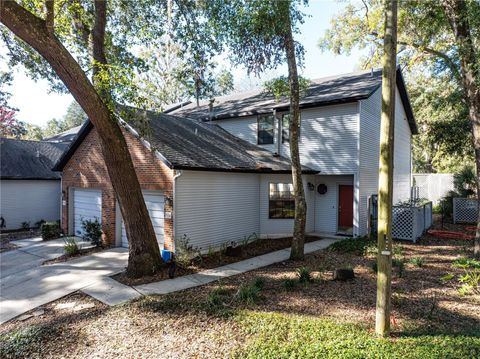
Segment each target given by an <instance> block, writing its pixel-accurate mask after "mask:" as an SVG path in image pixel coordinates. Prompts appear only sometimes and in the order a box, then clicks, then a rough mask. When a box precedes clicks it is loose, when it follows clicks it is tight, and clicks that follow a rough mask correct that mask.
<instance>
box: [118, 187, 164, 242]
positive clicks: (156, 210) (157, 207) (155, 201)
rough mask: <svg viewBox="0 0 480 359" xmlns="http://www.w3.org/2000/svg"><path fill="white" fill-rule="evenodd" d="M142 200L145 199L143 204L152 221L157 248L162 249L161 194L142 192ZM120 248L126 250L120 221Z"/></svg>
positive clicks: (126, 240) (123, 227) (124, 236)
mask: <svg viewBox="0 0 480 359" xmlns="http://www.w3.org/2000/svg"><path fill="white" fill-rule="evenodd" d="M143 198H144V199H145V204H146V206H147V209H148V214H149V215H150V220H151V221H152V225H153V229H154V230H155V235H156V237H157V242H158V246H159V247H160V248H161V249H163V235H164V230H163V223H164V217H163V209H164V207H163V205H164V198H163V192H160V191H148V192H147V191H144V192H143ZM122 247H127V248H128V239H127V233H126V231H125V225H124V224H123V220H122Z"/></svg>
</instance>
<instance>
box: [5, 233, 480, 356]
mask: <svg viewBox="0 0 480 359" xmlns="http://www.w3.org/2000/svg"><path fill="white" fill-rule="evenodd" d="M400 246H401V247H402V255H403V256H404V257H405V260H406V261H407V263H408V261H409V260H410V259H411V258H413V257H416V256H422V257H424V265H423V266H422V267H420V268H419V267H415V266H414V265H412V264H406V267H405V271H404V274H403V276H402V277H399V276H398V274H397V275H395V276H394V278H393V304H392V306H393V331H394V335H407V334H410V335H415V334H421V333H429V334H430V335H434V334H435V333H444V332H448V333H457V332H458V333H464V332H469V331H470V332H472V331H477V332H478V323H479V322H480V298H479V297H478V296H464V297H462V296H460V295H459V293H458V292H457V288H458V285H457V283H455V282H449V283H447V284H443V283H442V281H441V280H440V278H441V277H442V276H444V275H445V274H446V273H449V272H455V270H453V269H451V268H450V264H451V262H452V261H453V260H454V259H455V258H458V257H462V256H465V255H471V253H472V247H473V246H472V242H466V241H456V240H448V239H437V238H434V237H430V236H425V237H424V238H423V239H422V240H421V241H420V242H419V243H417V244H413V243H407V242H402V243H401V244H400ZM372 261H373V259H372V258H366V257H364V256H363V255H356V254H351V253H338V252H333V251H319V252H315V253H312V254H310V255H307V256H306V259H305V261H304V262H293V261H286V262H283V263H278V264H275V265H271V266H269V267H265V268H262V269H260V270H255V271H252V272H249V273H245V274H242V275H238V276H234V277H231V278H227V279H225V280H222V282H221V283H220V284H218V283H212V284H209V285H205V286H202V287H199V288H193V289H190V290H186V291H183V292H179V293H175V294H171V295H166V296H153V297H146V298H142V299H140V300H137V301H134V302H132V303H129V304H125V305H122V306H116V307H111V308H107V307H105V306H104V305H102V304H100V303H98V302H96V301H93V299H91V298H89V297H87V296H84V295H83V294H75V295H73V296H72V297H71V298H63V299H60V300H58V301H57V302H65V301H67V300H75V301H77V302H79V301H82V300H85V301H89V302H91V301H93V302H95V303H96V306H95V308H93V309H91V310H86V311H84V312H80V313H79V314H77V313H68V311H67V312H64V313H61V311H55V310H53V309H52V310H50V308H53V305H54V304H56V303H52V304H50V305H48V306H46V308H47V310H46V311H45V315H43V316H41V317H35V318H31V319H28V320H27V321H24V322H19V321H11V322H9V323H7V324H4V325H3V326H1V327H0V334H2V333H11V332H12V331H15V330H19V329H22V328H26V327H30V326H32V325H36V326H38V325H42V326H45V327H47V328H48V329H49V331H48V332H47V333H46V334H45V335H44V336H43V337H41V338H39V339H38V340H37V341H36V342H35V343H34V344H33V345H31V347H29V348H28V350H27V354H28V355H25V356H26V357H31V358H36V357H38V358H44V357H48V358H60V357H69V358H86V357H89V358H93V357H95V358H112V359H113V358H119V357H122V358H132V357H138V358H200V357H202V358H222V357H228V356H229V355H230V354H231V353H232V351H234V350H237V349H238V348H239V347H241V346H242V345H244V344H245V341H246V340H247V339H248V335H249V334H248V333H245V332H244V331H243V329H242V327H241V324H240V322H239V321H238V320H236V315H237V314H238V313H239V312H240V311H241V310H243V309H249V310H255V311H264V312H281V313H288V314H301V315H311V316H315V317H320V318H330V319H333V320H335V321H338V322H354V323H360V324H362V325H364V326H366V327H368V328H370V329H373V327H374V323H375V295H376V276H375V274H374V273H373V271H372V269H371V264H372ZM301 266H305V267H307V268H309V269H310V270H312V276H313V278H314V281H313V282H312V283H310V284H308V285H307V286H303V285H300V284H299V285H297V287H296V288H295V289H294V290H293V291H286V289H285V287H284V280H285V279H286V278H296V269H297V268H299V267H301ZM339 267H351V268H353V269H354V270H355V275H356V278H355V279H354V280H352V281H347V282H338V281H333V280H332V271H333V270H334V269H335V268H339ZM258 277H262V278H264V280H265V286H264V288H263V289H262V290H261V299H260V300H259V301H258V302H257V304H256V305H251V306H246V305H245V304H241V303H239V301H238V300H236V299H235V293H236V292H237V291H238V288H239V286H240V285H242V284H245V283H252V282H253V281H254V280H255V279H256V278H258ZM219 286H222V287H223V288H225V289H226V290H228V291H229V293H230V296H229V299H228V300H225V301H224V302H222V303H221V304H220V305H219V306H217V307H215V308H214V309H212V308H211V307H210V306H208V305H207V303H208V300H207V299H208V295H209V293H211V292H212V290H213V289H215V288H218V287H219Z"/></svg>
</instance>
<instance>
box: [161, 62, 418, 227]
mask: <svg viewBox="0 0 480 359" xmlns="http://www.w3.org/2000/svg"><path fill="white" fill-rule="evenodd" d="M300 107H301V119H302V123H301V128H300V141H299V142H300V143H299V147H300V156H301V162H302V164H304V165H306V166H309V167H310V168H312V169H314V170H317V171H319V175H317V176H315V178H314V180H313V183H314V184H315V191H309V192H307V198H308V199H309V201H310V205H309V206H308V214H309V218H311V220H310V221H309V222H307V230H309V231H315V232H326V233H347V234H353V235H354V236H357V235H365V234H366V233H367V224H368V214H367V207H368V206H367V203H368V198H369V196H371V195H372V194H375V193H377V188H378V159H379V147H380V145H379V139H380V114H381V70H371V71H363V72H357V73H352V74H346V75H340V76H333V77H328V78H322V79H319V80H314V81H313V82H312V85H311V86H310V87H309V88H308V90H307V92H306V93H305V94H304V96H303V97H302V99H301V101H300ZM288 111H289V101H288V100H287V99H283V100H282V101H280V102H276V101H275V100H274V98H273V97H272V96H271V95H268V94H266V93H264V92H262V91H254V92H249V93H244V94H239V95H238V94H237V95H233V96H227V97H222V98H219V99H216V100H215V102H214V103H213V105H212V104H209V103H208V102H207V101H205V102H203V103H202V105H201V106H200V107H196V106H195V104H190V105H186V106H182V107H181V108H179V109H176V110H172V111H169V113H171V114H175V115H178V116H185V117H190V118H194V119H197V120H199V121H209V122H211V123H214V124H218V125H219V126H221V127H223V128H224V129H225V130H227V131H228V132H230V133H232V134H233V135H235V136H238V137H239V138H242V139H244V140H246V141H248V142H250V143H253V144H257V145H258V146H261V147H263V148H265V149H267V150H269V151H271V152H273V153H277V154H279V155H281V156H285V157H289V156H290V149H289V139H288V121H289V120H288V118H289V114H288ZM417 132H418V130H417V126H416V123H415V119H414V116H413V112H412V108H411V106H410V102H409V99H408V94H407V92H406V88H405V83H404V80H403V76H402V73H401V71H400V69H398V70H397V91H396V111H395V145H394V152H395V153H394V190H393V201H394V203H398V202H401V201H405V200H408V199H409V198H410V193H411V186H412V179H411V177H412V176H411V136H412V135H414V134H416V133H417ZM288 182H291V180H288ZM321 192H322V193H321ZM323 192H325V193H323ZM278 227H279V226H278V225H275V229H276V230H277V231H278ZM280 227H281V226H280ZM290 228H291V227H289V226H286V227H284V230H285V232H287V233H288V232H289V230H290ZM287 229H288V230H287Z"/></svg>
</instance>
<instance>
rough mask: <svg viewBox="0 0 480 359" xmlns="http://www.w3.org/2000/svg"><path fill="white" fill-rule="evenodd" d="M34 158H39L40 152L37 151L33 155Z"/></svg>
mask: <svg viewBox="0 0 480 359" xmlns="http://www.w3.org/2000/svg"><path fill="white" fill-rule="evenodd" d="M35 157H37V158H40V151H39V150H37V152H36V153H35Z"/></svg>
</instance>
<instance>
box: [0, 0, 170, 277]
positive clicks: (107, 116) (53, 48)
mask: <svg viewBox="0 0 480 359" xmlns="http://www.w3.org/2000/svg"><path fill="white" fill-rule="evenodd" d="M0 5H1V7H0V21H1V22H2V23H3V24H4V25H5V26H7V27H8V28H9V29H10V30H11V31H12V32H13V33H14V34H15V35H16V36H17V37H19V38H20V39H21V40H23V41H25V42H26V43H28V44H29V45H30V46H32V47H33V48H34V49H35V50H36V51H37V52H38V53H39V54H40V55H41V56H43V57H44V58H45V60H46V61H47V62H48V63H49V64H50V65H51V66H52V68H53V70H54V71H55V72H56V74H57V75H58V77H59V78H60V79H61V80H62V81H63V83H64V84H65V86H66V87H67V88H68V90H69V91H70V93H71V94H72V96H73V97H74V98H75V100H76V101H77V102H78V103H79V105H80V106H81V107H82V109H83V110H84V111H85V113H86V114H87V115H88V117H89V119H90V121H91V122H92V123H93V125H94V126H95V128H96V130H97V132H98V134H99V136H100V140H101V145H102V149H103V154H104V157H105V163H106V165H107V170H108V174H109V177H110V180H111V182H112V185H113V188H114V190H115V192H116V194H117V197H118V201H119V204H120V209H121V212H122V215H123V218H124V219H125V229H126V232H127V235H128V238H129V240H130V243H129V260H128V268H127V272H128V274H129V275H131V276H142V275H146V274H151V273H153V272H154V271H156V270H157V269H158V268H159V267H160V266H161V263H162V262H161V258H160V251H159V248H158V244H157V241H156V238H155V232H154V229H153V226H152V223H151V221H150V218H149V215H148V211H147V208H146V205H145V202H144V200H143V196H142V191H141V188H140V184H139V182H138V179H137V177H136V174H135V169H134V167H133V163H132V159H131V157H130V153H129V151H128V147H127V144H126V141H125V138H124V137H123V134H122V132H121V129H120V126H119V123H118V122H117V120H116V119H115V116H114V115H113V114H112V113H111V111H110V110H109V109H108V107H107V106H106V104H105V102H104V100H103V99H102V98H101V97H100V95H99V94H98V93H97V91H96V90H95V88H94V87H93V85H92V83H91V82H90V81H89V80H88V78H87V76H86V74H85V72H84V71H83V70H82V69H81V67H80V66H79V64H78V63H77V62H76V61H75V59H74V58H73V57H72V56H71V55H70V53H69V52H68V51H67V49H65V47H64V46H63V45H62V43H61V42H60V41H59V40H58V39H57V38H56V37H55V35H54V34H53V33H52V31H49V30H48V27H47V24H46V22H45V21H44V20H42V19H40V18H38V17H36V16H35V15H33V14H32V13H30V12H29V11H27V10H25V9H24V8H23V7H21V6H20V5H18V4H17V3H15V2H13V1H7V0H0Z"/></svg>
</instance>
